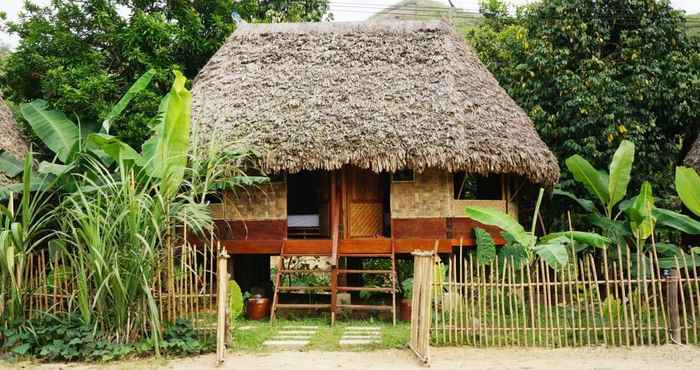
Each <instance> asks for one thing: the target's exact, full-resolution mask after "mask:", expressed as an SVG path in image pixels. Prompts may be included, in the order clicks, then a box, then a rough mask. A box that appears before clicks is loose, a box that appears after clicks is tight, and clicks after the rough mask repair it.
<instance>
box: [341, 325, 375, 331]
mask: <svg viewBox="0 0 700 370" xmlns="http://www.w3.org/2000/svg"><path fill="white" fill-rule="evenodd" d="M345 330H374V331H377V330H382V328H381V327H379V326H348V327H347V328H345Z"/></svg>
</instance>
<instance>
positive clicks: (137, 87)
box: [102, 69, 156, 134]
mask: <svg viewBox="0 0 700 370" xmlns="http://www.w3.org/2000/svg"><path fill="white" fill-rule="evenodd" d="M155 74H156V71H155V70H154V69H149V70H148V71H146V73H144V74H143V75H141V77H139V79H138V80H136V82H134V84H133V85H131V87H130V88H129V90H128V91H127V92H126V94H124V96H122V98H121V99H119V102H117V104H116V105H114V107H112V110H111V111H110V112H109V114H107V117H105V119H104V121H103V122H102V132H103V133H106V134H108V133H109V128H110V126H111V125H112V122H114V120H115V119H117V117H119V115H120V114H122V112H123V111H124V109H126V107H127V106H128V105H129V103H130V102H131V100H133V99H134V98H135V97H136V96H137V95H138V94H140V93H141V91H143V90H144V89H145V88H146V87H147V86H148V84H150V83H151V80H152V79H153V76H155Z"/></svg>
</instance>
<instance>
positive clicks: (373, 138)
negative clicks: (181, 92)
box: [192, 21, 559, 317]
mask: <svg viewBox="0 0 700 370" xmlns="http://www.w3.org/2000/svg"><path fill="white" fill-rule="evenodd" d="M192 92H193V122H194V124H195V125H196V126H198V128H199V131H200V133H201V134H202V135H201V136H202V137H203V138H205V141H206V140H213V139H215V138H216V140H223V141H224V142H225V143H230V145H231V146H234V145H238V146H240V145H244V146H247V147H250V148H252V149H255V150H256V151H258V152H259V153H262V158H261V166H262V169H263V170H264V171H265V172H266V173H269V174H272V177H271V179H272V181H271V182H270V183H269V184H266V185H264V186H261V187H258V188H254V189H249V190H248V191H244V192H239V193H227V194H225V195H224V196H223V197H222V202H221V203H220V204H213V205H212V210H213V211H214V213H215V214H216V216H217V217H216V218H217V219H218V221H217V225H218V234H217V237H218V238H219V239H220V241H221V243H222V245H224V246H225V247H226V249H227V250H228V252H229V253H230V254H231V255H232V256H233V259H234V274H235V276H236V279H238V278H239V277H240V278H241V279H246V278H250V276H251V275H255V276H258V277H260V278H261V279H263V278H265V275H266V274H267V276H268V277H269V267H268V269H267V270H265V268H264V266H263V264H264V262H262V263H261V264H256V263H255V261H258V262H259V261H260V260H255V259H251V258H249V257H248V258H247V257H246V256H255V255H257V256H264V257H269V256H271V255H279V256H282V257H283V258H287V257H293V256H326V257H328V258H330V261H331V265H332V266H333V267H332V268H331V269H329V270H328V271H326V272H327V273H328V274H330V281H331V284H330V286H329V287H327V288H328V290H329V293H330V296H331V299H330V302H329V303H328V304H323V305H318V304H316V305H308V304H307V305H302V304H292V305H290V304H286V305H285V304H282V303H280V302H278V293H279V292H280V289H284V288H283V287H280V284H279V281H280V278H281V277H282V276H284V275H285V274H291V273H294V272H295V271H287V270H285V269H284V265H283V264H280V266H278V269H277V273H276V277H275V280H276V283H277V284H275V294H274V298H275V299H274V302H273V316H274V314H275V311H276V310H277V309H280V308H317V309H319V308H324V309H325V308H327V309H329V310H330V311H331V313H332V317H335V313H336V312H337V311H338V310H341V309H344V308H346V309H377V310H386V311H394V312H395V303H392V305H391V306H389V305H384V306H373V307H370V306H361V305H353V304H350V303H347V302H346V304H340V303H339V302H338V301H337V293H338V292H358V291H362V290H363V289H371V288H363V287H356V286H355V287H352V286H347V285H350V284H344V283H343V282H344V281H346V279H345V277H346V276H347V275H351V274H363V273H372V272H373V271H369V272H367V271H363V270H361V269H358V268H357V266H359V265H357V264H356V263H353V262H350V261H351V260H352V259H361V258H369V257H383V258H389V259H391V261H392V266H395V264H394V261H395V260H394V259H395V257H396V256H397V255H401V254H404V255H407V254H409V253H411V252H412V251H414V250H433V249H434V248H436V249H437V251H438V252H439V253H453V251H454V250H455V248H459V247H460V246H462V247H463V246H471V245H474V239H473V238H474V237H473V232H472V230H473V228H474V227H475V226H478V224H477V223H476V222H475V221H473V220H470V219H468V218H466V217H465V212H464V209H465V207H466V206H468V205H480V206H488V207H493V208H497V209H500V210H502V211H504V212H507V213H509V214H511V215H514V216H516V217H517V213H518V199H519V195H520V194H521V193H522V189H523V188H524V187H527V186H531V185H532V184H537V185H543V186H552V185H553V184H555V183H556V182H557V181H558V178H559V167H558V164H557V160H556V158H555V157H554V155H553V154H552V152H551V151H550V150H549V149H548V148H547V146H546V145H545V144H544V142H542V140H541V139H540V138H539V137H538V136H537V133H536V131H535V128H534V126H533V124H532V122H531V121H530V119H529V118H528V116H527V114H526V113H525V112H524V111H523V110H522V109H521V108H520V107H518V105H517V104H516V103H515V102H514V101H513V100H512V99H511V98H510V97H509V96H508V94H507V93H506V92H505V91H504V90H503V89H502V88H501V87H500V86H499V85H498V82H497V81H496V79H495V78H494V77H493V76H492V75H491V73H489V71H488V70H487V69H486V67H485V66H484V65H483V64H482V63H481V62H480V61H479V59H478V58H477V56H476V55H475V54H474V52H472V51H471V50H470V49H469V47H468V46H467V45H466V44H465V42H464V41H463V38H462V37H461V36H460V35H458V34H457V33H456V32H455V30H454V29H453V28H452V27H451V26H450V25H448V24H447V23H444V22H439V21H428V22H426V21H411V22H378V23H313V24H311V23H296V24H244V25H241V26H240V27H239V28H238V29H237V30H236V31H235V32H234V33H233V35H232V36H231V37H230V38H229V39H228V40H227V41H226V43H225V44H224V45H223V47H222V48H221V49H220V50H219V51H218V52H217V53H216V54H215V55H214V57H213V58H212V59H211V60H210V61H209V63H208V64H207V65H206V66H205V67H204V69H203V70H202V71H201V72H200V74H199V75H198V76H197V78H196V79H195V81H194V86H193V89H192ZM482 227H484V226H483V225H482ZM484 228H485V229H487V230H491V231H495V230H492V229H490V228H488V227H484ZM494 236H495V237H496V240H497V242H500V243H502V242H503V241H502V240H501V238H500V235H498V233H495V232H494ZM268 260H269V259H268ZM280 260H282V259H280ZM239 271H245V272H244V273H239ZM322 272H324V271H322ZM322 272H321V273H322ZM374 272H375V273H376V272H377V271H374ZM380 273H381V272H380ZM383 273H387V274H389V275H390V276H391V277H392V279H393V284H394V287H395V286H396V281H395V279H396V274H395V271H394V270H393V269H392V270H391V271H383ZM292 288H303V287H292ZM394 291H395V289H390V291H389V293H391V294H392V295H393V293H394Z"/></svg>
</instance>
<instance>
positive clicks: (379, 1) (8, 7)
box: [0, 0, 700, 47]
mask: <svg viewBox="0 0 700 370" xmlns="http://www.w3.org/2000/svg"><path fill="white" fill-rule="evenodd" d="M33 1H34V2H35V3H38V4H48V3H49V0H33ZM437 1H439V2H441V3H444V4H447V0H437ZM529 1H531V0H509V1H508V2H510V3H513V4H522V3H526V2H529ZM398 2H399V0H331V12H332V13H333V16H334V17H335V20H336V21H362V20H365V19H367V18H369V17H370V16H372V14H374V13H376V12H377V11H379V10H381V9H383V8H386V7H388V6H391V5H393V4H396V3H398ZM22 3H23V0H0V11H4V12H6V13H7V16H8V18H9V19H10V20H15V19H17V13H18V12H19V11H20V10H21V8H22ZM453 3H454V4H455V6H456V7H458V8H461V9H465V10H467V11H478V10H479V0H453ZM671 3H672V4H673V6H674V7H676V8H678V9H683V10H685V11H686V12H688V13H689V14H694V13H700V0H671ZM17 42H18V40H17V38H16V37H14V36H11V35H9V34H7V33H5V32H0V44H9V45H10V46H13V47H14V46H16V45H17Z"/></svg>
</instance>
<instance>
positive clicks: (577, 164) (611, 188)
mask: <svg viewBox="0 0 700 370" xmlns="http://www.w3.org/2000/svg"><path fill="white" fill-rule="evenodd" d="M634 153H635V147H634V144H632V143H631V142H629V141H626V140H625V141H622V142H621V143H620V147H619V148H618V149H617V151H616V152H615V154H614V156H613V159H612V161H611V163H610V166H609V172H605V171H602V170H599V169H596V168H595V167H593V165H592V164H591V163H590V162H588V161H587V160H586V159H584V158H583V157H581V156H580V155H573V156H571V157H569V158H568V159H567V160H566V161H565V163H566V166H567V168H568V169H569V171H570V172H571V173H572V174H573V176H574V179H575V180H576V181H577V182H579V183H580V184H582V185H583V187H584V189H586V190H587V191H588V193H589V194H590V195H592V196H593V199H594V200H595V201H591V200H589V199H584V198H579V197H576V196H575V195H573V194H572V193H568V192H565V191H562V190H560V189H557V190H555V191H554V194H556V195H559V196H564V197H566V198H569V199H572V200H574V201H575V203H576V204H577V205H578V206H580V208H581V209H582V210H583V211H584V212H585V214H584V216H583V221H585V222H586V223H587V224H589V225H591V226H592V227H595V228H597V229H598V230H600V232H601V233H602V234H603V235H605V236H607V237H609V238H610V239H612V240H613V241H614V244H613V246H614V247H615V248H613V249H612V250H611V251H610V255H611V257H612V258H617V255H618V252H617V248H621V247H623V246H633V247H635V248H637V249H639V250H640V251H644V250H646V249H645V248H650V247H656V243H657V241H659V240H660V238H659V237H658V236H656V234H657V233H659V232H664V233H665V235H668V234H669V233H672V232H682V233H686V234H691V235H698V234H700V222H698V221H696V220H693V219H692V218H690V217H688V216H686V215H683V214H681V213H678V212H674V211H671V210H668V209H663V208H659V207H656V205H655V200H654V196H653V193H652V187H651V184H650V183H649V182H643V183H642V186H641V188H640V191H639V194H637V195H636V196H634V197H631V198H627V199H625V198H626V196H627V193H628V190H627V188H628V187H629V184H630V178H631V173H632V165H633V162H634ZM693 172H694V171H693ZM689 176H690V175H689V172H688V171H684V170H683V169H680V170H679V171H678V173H677V183H678V185H677V188H678V189H679V193H683V196H682V198H683V197H684V198H686V199H692V197H693V196H692V193H691V192H692V190H690V189H692V185H690V183H689V181H687V180H686V179H687V178H689ZM695 176H697V174H695ZM691 204H692V201H691ZM649 239H651V240H649ZM664 245H665V246H666V248H663V250H660V251H659V257H660V259H661V260H663V261H668V260H669V259H671V260H672V259H673V258H674V257H678V258H681V259H683V258H684V257H686V255H684V254H683V251H682V250H681V249H680V248H679V247H678V246H677V245H673V244H671V243H665V244H664ZM622 250H625V248H622ZM687 259H688V260H691V259H690V258H687ZM664 265H667V263H664Z"/></svg>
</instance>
